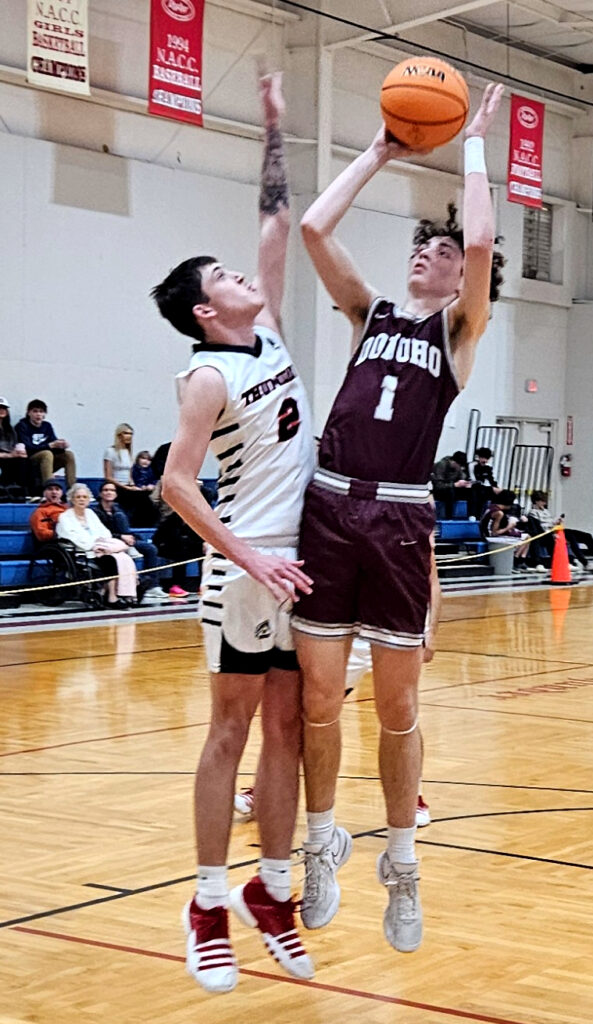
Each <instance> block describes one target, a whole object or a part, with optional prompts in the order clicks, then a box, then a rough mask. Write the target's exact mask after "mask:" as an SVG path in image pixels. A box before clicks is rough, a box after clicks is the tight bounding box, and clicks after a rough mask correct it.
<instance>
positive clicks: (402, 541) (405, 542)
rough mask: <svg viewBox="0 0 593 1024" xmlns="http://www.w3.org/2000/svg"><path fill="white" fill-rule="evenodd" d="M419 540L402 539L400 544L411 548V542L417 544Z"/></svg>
mask: <svg viewBox="0 0 593 1024" xmlns="http://www.w3.org/2000/svg"><path fill="white" fill-rule="evenodd" d="M417 543H418V541H417V540H401V541H400V544H401V546H402V548H409V546H410V544H417Z"/></svg>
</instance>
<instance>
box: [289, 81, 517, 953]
mask: <svg viewBox="0 0 593 1024" xmlns="http://www.w3.org/2000/svg"><path fill="white" fill-rule="evenodd" d="M501 94H502V87H501V86H493V85H490V86H488V87H487V89H486V91H485V93H484V97H483V99H482V103H481V106H480V109H479V111H478V112H477V114H476V115H475V117H474V118H473V120H472V122H471V124H470V125H469V127H468V128H467V130H466V142H465V189H464V204H463V227H464V231H463V234H462V233H461V232H460V231H459V229H457V228H456V227H453V225H451V226H449V224H447V225H444V226H443V227H441V228H438V227H437V226H436V225H435V226H434V230H431V231H428V230H422V229H423V224H421V225H420V229H421V231H420V234H419V236H418V244H417V246H416V248H415V251H414V252H413V254H412V257H411V260H410V265H409V273H408V294H407V297H406V299H405V304H404V306H403V308H402V307H399V306H398V305H396V304H395V303H394V302H393V301H392V300H390V299H388V298H383V297H381V296H379V295H378V293H377V292H376V291H375V290H374V289H373V288H372V287H371V286H370V285H369V284H367V283H366V282H365V281H364V279H363V278H362V277H361V275H360V272H359V271H358V269H357V268H356V266H355V264H354V262H353V261H352V259H351V257H350V255H349V254H348V253H347V252H346V251H345V250H344V249H343V247H342V246H341V245H340V243H339V242H338V240H337V239H336V237H335V229H336V227H337V225H338V224H339V222H340V221H341V219H342V217H343V216H344V215H345V213H346V211H347V210H348V208H349V207H350V206H351V205H352V203H353V202H354V200H355V198H356V196H357V195H358V193H359V191H360V190H361V188H362V187H363V186H364V185H365V184H366V182H368V181H369V180H370V179H371V178H372V177H373V175H375V174H376V173H377V171H379V170H380V169H381V168H382V167H383V166H385V164H386V163H387V162H388V161H389V160H391V159H395V158H401V157H404V156H407V155H409V151H408V150H406V149H405V147H403V146H402V145H400V144H399V143H397V142H396V141H395V140H394V139H392V138H391V137H389V136H388V135H386V132H385V129H384V128H383V129H381V131H379V132H378V134H377V135H376V137H375V139H374V140H373V142H372V144H371V145H370V146H369V148H368V149H367V150H366V151H365V152H364V153H362V154H361V156H359V157H357V158H356V160H354V162H353V163H352V164H351V165H350V166H349V167H348V168H347V169H346V170H345V171H343V172H342V173H341V174H340V175H339V176H338V178H336V180H335V181H334V182H333V183H332V184H331V185H330V186H329V187H328V188H327V189H326V191H325V192H324V193H323V194H322V195H321V196H320V197H319V198H318V199H317V200H316V201H315V202H314V203H313V205H312V206H311V208H310V209H309V210H308V211H307V213H306V214H305V216H304V219H303V221H302V230H303V237H304V241H305V244H306V246H307V249H308V251H309V254H310V256H311V258H312V261H313V263H314V265H315V267H316V269H317V272H318V274H319V276H320V277H321V280H322V281H323V283H324V284H325V286H326V288H327V290H328V292H329V293H330V295H331V297H332V299H333V301H334V302H335V303H336V305H337V306H338V307H339V308H340V309H341V311H342V312H343V313H344V314H345V315H346V316H347V317H348V319H349V320H350V322H351V324H352V327H353V332H354V337H353V350H354V354H353V357H352V360H351V362H350V364H349V366H348V369H347V372H346V377H345V380H344V383H343V384H342V387H341V389H340V391H339V393H338V395H337V397H336V399H335V402H334V405H333V407H332V410H331V412H330V415H329V418H328V421H327V424H326V426H325V428H324V431H323V436H322V438H321V443H320V448H319V470H318V471H317V472H316V473H315V477H314V480H313V482H312V483H311V485H310V486H309V488H308V490H307V495H306V499H305V506H304V512H303V519H302V524H301V541H300V551H299V553H300V554H301V557H303V558H304V568H305V569H306V571H307V572H308V573H309V574H310V575H311V576H312V578H313V579H314V580H315V588H314V591H313V592H312V594H310V595H305V596H303V600H302V602H301V603H300V604H299V606H298V607H297V608H296V609H295V615H294V617H293V628H294V629H295V631H297V650H298V655H299V663H300V665H301V667H302V670H303V674H304V691H303V703H304V717H305V728H304V766H305V789H306V796H307V823H308V836H307V840H306V842H305V843H304V849H305V889H304V893H303V901H302V908H301V917H302V920H303V923H304V924H305V925H306V927H308V928H320V927H322V926H323V925H325V924H327V923H328V922H329V921H330V920H331V919H332V917H333V916H334V914H335V913H336V911H337V910H338V906H339V902H340V887H339V884H338V882H337V879H336V871H337V869H338V868H339V867H340V865H341V864H343V863H344V862H345V861H346V860H347V859H348V856H349V855H350V851H351V847H352V839H351V837H350V835H349V834H348V832H347V831H346V830H345V829H344V828H341V827H339V826H337V825H336V824H335V820H334V803H335V791H336V781H337V775H338V770H339V762H340V726H339V717H340V710H341V705H342V699H343V694H344V677H345V669H346V664H347V660H348V652H349V649H350V644H351V642H352V637H353V636H355V635H356V634H359V635H360V636H361V637H362V638H363V639H367V640H369V641H370V643H371V647H372V660H373V675H374V687H375V705H376V709H377V714H378V717H379V722H380V726H381V734H380V736H381V738H380V747H379V766H380V774H381V782H382V787H383V794H384V799H385V805H386V816H387V826H388V827H387V833H388V841H387V849H386V850H384V851H383V852H382V853H381V854H380V856H379V859H378V862H377V874H378V878H379V881H380V882H381V883H382V884H384V885H385V886H386V887H387V889H388V892H389V902H388V906H387V909H386V911H385V915H384V919H383V925H384V932H385V936H386V938H387V941H388V942H389V943H390V944H391V945H392V946H394V947H395V948H396V949H398V950H400V951H402V952H412V951H413V950H415V949H417V948H418V946H419V945H420V942H421V939H422V909H421V906H420V900H419V894H418V861H417V859H416V854H415V848H414V835H415V828H416V826H415V813H416V805H417V785H418V779H419V776H420V762H421V747H420V736H419V730H418V679H419V674H420V667H421V663H422V641H423V633H424V624H425V619H426V611H427V606H428V601H429V576H430V551H431V544H430V536H431V533H432V529H433V526H434V510H433V508H432V507H431V495H430V485H429V483H428V480H429V476H430V470H431V467H432V463H433V461H434V454H435V451H436V447H437V443H438V439H439V435H440V433H441V429H442V424H443V420H444V417H445V415H446V412H447V409H448V407H449V405H450V403H451V402H452V401H453V399H454V398H455V396H456V394H457V393H458V391H459V389H460V388H462V387H463V386H464V384H465V383H466V381H467V379H468V377H469V374H470V371H471V368H472V365H473V361H474V356H475V350H476V345H477V342H478V340H479V338H480V336H481V335H482V333H483V332H484V330H485V327H486V324H487V322H488V316H489V310H490V305H489V300H490V295H491V286H492V283H493V281H492V275H493V241H494V218H493V213H492V203H491V198H490V191H489V186H488V177H487V173H486V165H485V160H484V137H485V135H486V133H487V131H488V128H489V127H490V125H491V123H492V121H493V119H494V116H495V114H496V111H497V109H498V106H499V103H500V98H501ZM424 228H425V229H426V223H425V224H424ZM493 297H494V296H493Z"/></svg>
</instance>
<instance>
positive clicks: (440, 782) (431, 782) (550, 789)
mask: <svg viewBox="0 0 593 1024" xmlns="http://www.w3.org/2000/svg"><path fill="white" fill-rule="evenodd" d="M438 706H439V707H440V706H441V705H438ZM54 775H55V776H56V777H61V776H63V775H66V776H74V775H82V776H86V775H96V776H98V777H100V778H109V777H110V776H112V775H113V776H114V777H116V778H118V777H119V776H122V775H123V776H127V775H131V776H146V777H147V778H152V777H153V776H154V777H158V776H161V775H162V776H167V777H168V776H177V775H178V776H183V777H190V776H194V775H195V771H194V770H192V769H190V770H188V771H84V772H83V771H72V772H0V778H21V777H23V778H31V777H33V778H36V777H37V776H39V777H43V778H46V777H53V776H54ZM237 775H238V776H241V777H243V776H245V778H248V779H253V778H254V777H255V772H238V773H237ZM301 778H303V776H302V774H301ZM338 779H339V780H344V781H346V782H380V781H381V780H380V776H379V775H338ZM422 781H423V782H424V783H425V784H426V785H427V786H475V787H478V788H482V789H513V790H520V791H522V790H525V791H526V792H531V791H533V792H536V793H584V794H585V795H587V796H589V795H591V794H593V789H569V788H568V787H566V786H517V785H510V784H508V783H505V782H463V781H460V780H459V779H423V780H422ZM493 813H496V812H493ZM445 820H447V819H445V818H440V819H439V821H445Z"/></svg>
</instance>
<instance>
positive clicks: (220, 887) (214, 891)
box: [196, 864, 229, 910]
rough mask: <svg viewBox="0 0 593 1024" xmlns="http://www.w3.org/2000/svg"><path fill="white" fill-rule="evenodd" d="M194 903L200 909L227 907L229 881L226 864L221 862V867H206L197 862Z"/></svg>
mask: <svg viewBox="0 0 593 1024" xmlns="http://www.w3.org/2000/svg"><path fill="white" fill-rule="evenodd" d="M196 903H197V904H198V906H199V907H201V908H202V910H212V909H213V907H228V904H229V883H228V879H227V869H226V864H223V865H222V866H221V867H219V866H218V865H217V866H216V867H207V866H205V865H204V864H198V885H197V892H196Z"/></svg>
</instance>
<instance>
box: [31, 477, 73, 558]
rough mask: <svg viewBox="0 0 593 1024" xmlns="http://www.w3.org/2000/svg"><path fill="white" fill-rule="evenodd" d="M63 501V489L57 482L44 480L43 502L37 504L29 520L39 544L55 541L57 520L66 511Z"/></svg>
mask: <svg viewBox="0 0 593 1024" xmlns="http://www.w3.org/2000/svg"><path fill="white" fill-rule="evenodd" d="M67 507H68V506H67V505H66V502H65V500H64V488H63V487H62V485H61V483H60V481H59V480H46V482H45V486H44V488H43V500H42V501H41V502H40V503H39V505H38V506H37V508H36V509H35V511H34V512H33V514H32V516H31V517H30V519H29V525H30V527H31V530H32V531H33V534H34V536H35V539H36V540H38V541H40V542H41V543H45V542H46V541H48V540H55V539H56V525H57V522H58V519H59V518H60V516H61V515H62V512H65V511H66V509H67Z"/></svg>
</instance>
